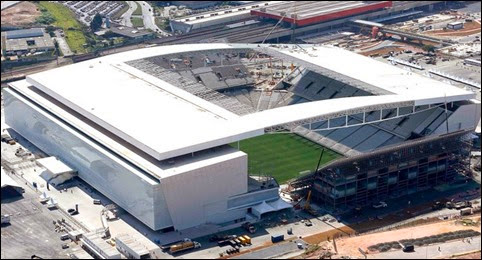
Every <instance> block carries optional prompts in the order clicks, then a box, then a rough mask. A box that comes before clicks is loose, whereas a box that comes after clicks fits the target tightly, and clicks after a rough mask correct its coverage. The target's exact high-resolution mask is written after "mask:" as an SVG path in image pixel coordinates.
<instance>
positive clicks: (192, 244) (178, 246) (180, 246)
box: [169, 241, 201, 254]
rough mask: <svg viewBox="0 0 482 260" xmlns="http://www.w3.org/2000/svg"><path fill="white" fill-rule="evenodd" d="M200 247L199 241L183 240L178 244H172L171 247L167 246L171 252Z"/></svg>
mask: <svg viewBox="0 0 482 260" xmlns="http://www.w3.org/2000/svg"><path fill="white" fill-rule="evenodd" d="M200 247H201V244H200V243H199V242H196V241H183V242H181V243H179V244H175V245H172V246H171V248H169V252H170V253H171V254H174V253H177V252H181V251H185V250H188V249H192V248H200Z"/></svg>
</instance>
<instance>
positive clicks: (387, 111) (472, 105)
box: [3, 44, 480, 231]
mask: <svg viewBox="0 0 482 260" xmlns="http://www.w3.org/2000/svg"><path fill="white" fill-rule="evenodd" d="M319 57H323V59H320V58H319ZM275 61H277V62H280V63H281V64H283V63H282V62H284V64H285V65H288V68H289V67H291V69H286V73H284V74H285V75H284V76H283V77H281V78H280V81H279V82H278V83H276V82H275V84H272V82H269V81H266V82H265V81H262V82H261V81H258V80H259V79H258V78H257V76H256V77H255V76H254V75H256V73H255V72H256V71H257V68H258V67H259V66H260V65H263V64H264V66H265V65H266V64H271V62H275ZM290 63H291V65H289V64H290ZM359 64H363V65H364V66H363V67H360V66H359ZM279 67H280V68H283V67H287V66H282V65H280V66H279ZM85 75H89V77H85ZM274 77H275V75H272V77H269V78H273V79H274ZM213 82H214V83H216V84H214V83H213ZM242 82H244V87H243V83H242ZM218 83H219V84H218ZM255 84H256V85H257V86H258V87H261V86H262V84H265V85H264V86H265V87H267V88H269V89H270V91H271V93H272V94H273V96H274V95H275V94H276V93H278V92H277V91H278V89H281V90H280V91H281V92H280V93H283V94H284V95H285V96H284V98H283V99H280V100H278V101H277V102H276V104H273V105H270V104H269V102H268V103H266V101H265V100H262V98H261V96H260V95H259V92H256V90H255V88H254V85H255ZM240 88H242V89H240ZM3 91H4V93H3V96H4V102H5V115H6V123H7V124H8V125H9V126H11V127H12V128H13V129H14V130H15V131H16V132H18V133H19V134H21V135H22V136H24V137H25V138H26V139H28V140H29V141H30V142H32V143H33V144H34V145H36V146H37V147H39V148H40V149H41V150H42V151H44V152H46V153H47V154H49V155H51V156H55V157H57V158H59V159H60V160H62V162H64V163H65V164H67V165H68V166H69V167H71V168H72V169H75V170H76V171H77V173H78V176H79V177H80V178H82V179H83V180H84V181H86V182H87V183H89V184H90V185H91V186H93V187H94V188H95V189H97V190H98V191H100V192H101V193H103V194H104V195H105V196H107V197H109V199H111V200H112V201H114V202H115V203H116V204H118V205H119V206H120V207H122V208H124V209H125V210H126V211H127V212H129V213H130V214H132V215H133V216H134V217H136V218H137V219H139V220H140V221H142V222H143V223H144V224H145V225H147V226H149V227H150V228H152V229H154V230H161V231H168V230H183V229H187V228H191V227H195V226H198V225H203V224H216V225H219V226H220V227H221V226H227V225H235V224H240V223H243V222H245V221H250V222H253V221H257V220H259V219H262V218H263V216H264V215H265V214H267V213H269V212H274V211H279V210H283V209H286V208H290V207H291V205H289V204H287V203H286V202H284V201H283V200H282V199H280V197H279V194H278V189H279V186H278V183H277V182H276V181H275V180H273V179H272V178H269V176H268V177H257V176H251V175H250V172H248V165H247V159H248V158H247V154H245V153H244V152H242V151H239V150H238V149H236V145H235V144H236V142H238V141H240V140H244V139H248V138H251V137H255V136H260V135H263V134H265V133H269V132H273V131H277V130H280V129H284V130H289V131H290V132H295V133H297V134H298V135H301V136H304V137H306V138H308V139H310V140H312V141H314V142H317V143H319V144H321V145H323V146H325V147H328V148H330V149H332V150H335V151H337V152H338V153H340V154H342V155H344V156H345V157H347V158H350V157H353V158H358V157H357V156H363V155H364V154H368V153H371V152H374V153H376V152H377V150H380V149H386V148H387V147H390V146H391V145H399V146H400V147H404V146H403V145H405V144H407V145H409V144H410V143H411V142H413V141H415V142H419V141H421V140H425V138H427V139H426V140H428V141H429V142H431V141H430V140H432V139H428V138H435V139H434V140H436V141H434V145H435V142H439V141H438V140H439V139H440V138H442V139H440V140H442V141H443V140H445V139H444V138H445V137H443V136H444V134H447V133H446V132H448V134H449V136H450V137H452V136H459V133H464V134H465V133H469V132H473V130H474V129H475V126H476V124H477V122H478V121H479V118H480V103H479V102H478V101H476V100H475V94H474V93H472V92H468V91H465V90H462V89H458V88H456V87H454V86H451V85H448V84H445V83H442V82H438V81H435V80H433V79H430V78H426V77H423V76H420V75H416V74H413V73H410V72H407V71H405V70H402V69H399V68H396V67H392V66H390V65H387V64H383V63H381V62H378V61H375V60H372V59H370V58H367V57H363V56H361V55H357V54H354V53H351V52H349V51H346V50H342V49H339V48H336V47H331V46H322V47H316V48H314V47H309V46H307V47H301V46H299V45H250V44H193V45H174V46H160V47H153V48H147V49H139V50H133V51H129V52H124V53H121V54H114V55H110V56H106V57H101V58H97V59H93V60H89V61H85V62H80V63H76V64H73V65H69V66H65V67H60V68H56V69H53V70H50V71H45V72H41V73H37V74H33V75H29V76H27V78H26V80H21V81H17V82H13V83H10V84H9V87H8V88H4V89H3ZM106 97H108V98H106ZM447 103H448V104H449V105H448V106H447V108H446V109H445V108H444V106H443V105H444V104H447ZM261 110H262V111H261ZM445 118H447V119H448V121H446V120H444V119H445ZM445 125H447V128H445ZM444 129H448V130H447V131H446V132H444V131H443V130H444ZM416 133H418V134H416ZM332 134H333V135H332ZM437 138H439V139H437ZM454 138H455V137H454ZM462 139H463V138H462ZM458 140H459V139H453V142H455V145H454V146H456V147H462V145H460V143H459V142H458ZM442 141H440V142H442ZM230 144H231V145H230ZM416 144H417V145H418V143H416ZM446 147H447V148H446V149H452V148H451V147H448V146H446ZM440 155H441V157H437V158H431V157H430V158H428V159H427V162H426V163H428V166H427V167H429V168H430V167H432V166H431V163H432V164H433V162H436V163H437V167H439V166H440V167H442V166H441V165H442V163H443V162H444V161H443V160H445V162H450V160H453V159H452V158H449V157H447V156H445V155H443V152H440ZM280 156H282V155H280ZM377 156H378V155H377ZM437 156H438V155H437ZM461 156H463V154H462V153H461ZM421 159H424V158H421ZM417 162H418V161H417ZM410 163H411V162H408V164H409V166H408V167H412V166H413V165H411V164H410ZM384 167H385V166H384ZM403 167H405V166H403ZM419 167H420V168H421V167H425V162H420V166H419ZM404 169H405V168H404ZM404 169H403V170H404ZM437 169H440V171H442V170H443V169H442V168H437ZM446 169H449V168H448V167H447V168H446ZM392 171H393V170H392V169H391V168H390V167H389V169H388V173H390V172H392ZM408 171H410V169H407V172H408ZM420 172H422V170H420ZM335 174H343V173H342V172H340V173H338V172H336V171H335ZM370 174H372V173H370ZM375 174H380V175H381V174H385V171H384V170H383V171H380V172H378V171H377V172H376V173H375ZM407 174H408V173H407ZM428 174H430V173H428ZM448 174H451V173H448ZM428 178H429V179H428V180H427V185H432V182H431V177H430V176H429V177H428ZM436 179H437V180H439V178H438V177H436ZM447 179H449V178H448V177H444V178H440V180H447ZM400 181H401V179H400ZM313 182H314V180H313V179H312V180H311V184H313ZM350 187H351V186H350ZM332 188H333V187H332ZM347 189H348V188H347ZM350 189H351V188H350ZM330 192H332V190H330ZM345 194H346V193H345ZM315 197H316V199H318V200H320V201H321V200H323V199H322V198H321V195H320V196H319V195H316V196H315Z"/></svg>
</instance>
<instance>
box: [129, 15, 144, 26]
mask: <svg viewBox="0 0 482 260" xmlns="http://www.w3.org/2000/svg"><path fill="white" fill-rule="evenodd" d="M131 22H132V26H134V27H143V26H144V20H142V18H139V17H132V18H131Z"/></svg>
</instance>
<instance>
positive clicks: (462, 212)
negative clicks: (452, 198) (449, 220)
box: [460, 208, 472, 216]
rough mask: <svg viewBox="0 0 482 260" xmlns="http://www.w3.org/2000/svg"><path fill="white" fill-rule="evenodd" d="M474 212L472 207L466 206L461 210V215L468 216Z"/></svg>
mask: <svg viewBox="0 0 482 260" xmlns="http://www.w3.org/2000/svg"><path fill="white" fill-rule="evenodd" d="M471 214H472V208H464V209H461V210H460V216H466V215H471Z"/></svg>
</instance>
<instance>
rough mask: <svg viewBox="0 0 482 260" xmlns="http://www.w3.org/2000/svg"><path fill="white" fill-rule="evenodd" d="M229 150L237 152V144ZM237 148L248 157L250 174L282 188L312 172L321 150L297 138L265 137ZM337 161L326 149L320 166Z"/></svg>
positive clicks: (293, 136)
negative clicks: (303, 173)
mask: <svg viewBox="0 0 482 260" xmlns="http://www.w3.org/2000/svg"><path fill="white" fill-rule="evenodd" d="M231 146H233V147H235V148H237V143H233V144H231ZM239 148H240V150H241V151H243V152H245V153H247V154H248V169H249V173H250V174H253V175H259V174H266V175H270V176H272V177H274V178H275V179H276V180H277V181H278V183H280V184H283V183H286V182H287V181H289V180H291V179H294V178H297V177H299V176H300V174H299V173H300V172H302V171H306V170H310V171H313V170H314V169H315V168H316V165H317V163H318V160H319V158H320V153H321V149H322V146H321V145H319V144H316V143H314V142H312V141H310V140H308V139H306V138H303V137H301V136H299V135H296V134H266V135H262V136H258V137H254V138H251V139H247V140H243V141H241V142H240V146H239ZM338 157H340V155H339V154H337V153H335V152H334V151H331V150H328V149H327V148H325V152H324V154H323V158H322V161H321V165H323V164H326V163H328V162H330V161H332V160H334V159H336V158H338Z"/></svg>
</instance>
